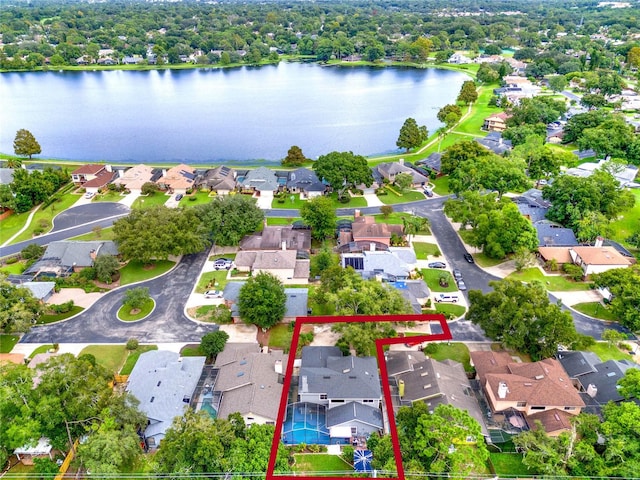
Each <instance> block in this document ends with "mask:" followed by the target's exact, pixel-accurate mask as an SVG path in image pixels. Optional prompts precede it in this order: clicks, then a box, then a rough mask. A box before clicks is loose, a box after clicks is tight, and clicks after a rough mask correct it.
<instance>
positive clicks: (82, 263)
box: [24, 240, 118, 278]
mask: <svg viewBox="0 0 640 480" xmlns="http://www.w3.org/2000/svg"><path fill="white" fill-rule="evenodd" d="M99 255H113V256H115V255H118V247H117V245H116V244H115V242H113V241H111V240H95V241H86V242H81V241H73V240H60V241H57V242H51V243H49V245H48V246H47V249H46V250H45V252H44V254H43V255H42V257H41V258H40V260H38V261H37V262H35V263H34V264H33V265H31V266H30V267H29V268H28V269H27V270H25V272H24V274H25V275H32V276H33V278H38V277H66V276H68V275H71V274H72V273H74V272H79V271H80V270H82V269H83V268H86V267H92V266H93V261H94V260H95V259H96V258H97V257H98V256H99Z"/></svg>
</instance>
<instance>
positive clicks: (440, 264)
mask: <svg viewBox="0 0 640 480" xmlns="http://www.w3.org/2000/svg"><path fill="white" fill-rule="evenodd" d="M427 267H429V268H447V264H446V263H444V262H431V263H428V264H427Z"/></svg>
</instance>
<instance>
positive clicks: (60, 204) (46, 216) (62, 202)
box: [3, 193, 80, 243]
mask: <svg viewBox="0 0 640 480" xmlns="http://www.w3.org/2000/svg"><path fill="white" fill-rule="evenodd" d="M79 198H80V196H79V195H76V194H74V193H67V194H65V195H62V197H60V199H59V200H57V201H55V202H53V203H52V204H51V205H49V206H48V207H47V208H42V207H40V208H39V209H38V210H37V211H36V213H35V215H34V216H33V219H32V220H31V223H30V224H29V227H28V228H27V229H26V230H25V231H24V232H22V233H21V234H20V235H18V236H17V237H16V238H15V239H14V240H13V241H12V242H11V243H17V242H22V241H24V240H30V239H31V238H33V232H34V230H35V229H36V228H38V227H40V225H43V226H44V225H45V224H46V225H47V227H46V228H45V229H44V232H43V233H47V232H48V231H49V230H51V228H52V227H53V223H52V220H53V218H54V217H55V216H56V215H58V214H59V213H61V212H63V211H64V210H66V209H67V208H70V207H71V206H72V205H73V204H74V203H76V202H77V201H78V199H79ZM3 236H4V233H3Z"/></svg>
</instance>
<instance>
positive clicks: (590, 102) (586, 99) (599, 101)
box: [580, 93, 609, 108]
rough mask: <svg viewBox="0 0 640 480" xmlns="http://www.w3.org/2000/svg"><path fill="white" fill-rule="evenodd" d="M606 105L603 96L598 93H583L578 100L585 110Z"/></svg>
mask: <svg viewBox="0 0 640 480" xmlns="http://www.w3.org/2000/svg"><path fill="white" fill-rule="evenodd" d="M608 103H609V102H607V99H606V98H604V95H602V94H600V93H585V94H584V95H583V96H582V98H581V99H580V104H581V105H582V106H584V107H587V108H600V107H604V106H605V105H607V104H608Z"/></svg>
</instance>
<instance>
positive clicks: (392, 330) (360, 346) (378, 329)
mask: <svg viewBox="0 0 640 480" xmlns="http://www.w3.org/2000/svg"><path fill="white" fill-rule="evenodd" d="M331 330H332V331H333V332H336V333H339V334H340V339H339V340H338V342H337V346H340V345H345V346H347V347H348V348H349V349H351V348H352V349H354V350H355V351H356V354H357V355H360V356H375V355H376V340H379V339H381V338H393V337H396V336H397V335H398V334H397V332H396V326H395V325H393V324H391V323H390V322H346V323H344V322H339V323H334V324H333V326H332V327H331Z"/></svg>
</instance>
